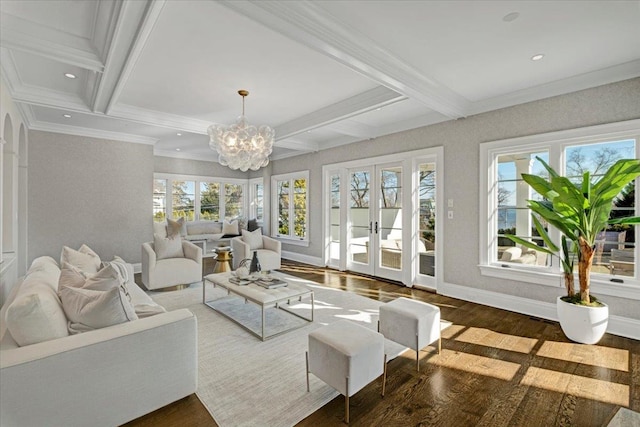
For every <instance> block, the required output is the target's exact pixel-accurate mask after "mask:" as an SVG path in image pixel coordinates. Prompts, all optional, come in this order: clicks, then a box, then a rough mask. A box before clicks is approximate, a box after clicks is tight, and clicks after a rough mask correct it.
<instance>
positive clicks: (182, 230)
mask: <svg viewBox="0 0 640 427" xmlns="http://www.w3.org/2000/svg"><path fill="white" fill-rule="evenodd" d="M186 235H187V223H186V222H185V220H184V217H182V218H179V219H178V220H177V221H174V220H172V219H169V218H167V237H168V238H170V239H172V238H174V237H177V236H180V237H184V236H186Z"/></svg>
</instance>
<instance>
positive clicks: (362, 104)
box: [276, 86, 406, 139]
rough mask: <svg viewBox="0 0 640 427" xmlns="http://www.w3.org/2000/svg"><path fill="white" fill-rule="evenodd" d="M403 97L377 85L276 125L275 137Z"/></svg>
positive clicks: (364, 111) (313, 127)
mask: <svg viewBox="0 0 640 427" xmlns="http://www.w3.org/2000/svg"><path fill="white" fill-rule="evenodd" d="M404 99H406V97H405V96H403V95H400V94H399V93H397V92H395V91H393V90H391V89H387V88H386V87H384V86H378V87H376V88H373V89H370V90H368V91H366V92H362V93H359V94H358V95H355V96H352V97H351V98H347V99H345V100H343V101H340V102H336V103H335V104H332V105H328V106H326V107H323V108H320V109H319V110H316V111H313V112H311V113H309V114H305V115H303V116H300V117H298V118H296V119H293V120H291V121H289V122H286V123H283V124H281V125H279V126H277V127H276V139H286V138H289V137H291V136H294V135H298V134H300V133H303V132H306V131H308V130H311V129H315V128H319V127H322V126H326V125H328V124H331V123H335V122H338V121H340V120H344V119H348V118H350V117H353V116H357V115H359V114H362V113H366V112H367V111H371V110H375V109H376V108H380V107H384V106H385V105H390V104H393V103H395V102H399V101H403V100H404Z"/></svg>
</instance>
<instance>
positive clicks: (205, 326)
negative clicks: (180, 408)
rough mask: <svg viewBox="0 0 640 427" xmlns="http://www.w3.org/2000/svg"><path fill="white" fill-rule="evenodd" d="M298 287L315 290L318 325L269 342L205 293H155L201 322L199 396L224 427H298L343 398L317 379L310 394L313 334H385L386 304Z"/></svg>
mask: <svg viewBox="0 0 640 427" xmlns="http://www.w3.org/2000/svg"><path fill="white" fill-rule="evenodd" d="M293 280H299V281H301V282H303V283H306V284H307V286H309V288H311V289H313V291H314V293H315V304H316V305H315V321H314V322H313V323H307V325H306V326H303V327H302V328H299V329H296V330H293V331H290V332H287V333H285V334H283V335H280V336H278V337H275V338H272V339H270V340H268V341H265V342H262V341H261V340H260V339H258V338H256V337H255V336H253V335H251V334H250V333H249V332H247V331H245V330H244V329H243V328H241V327H240V326H238V325H237V324H235V323H233V322H231V321H230V320H228V319H226V318H225V317H223V316H222V315H220V314H218V313H216V312H215V311H213V310H212V309H211V308H209V307H207V306H205V305H204V304H202V288H201V287H200V286H197V287H195V288H194V287H193V286H194V285H192V288H189V289H185V290H182V291H174V292H165V293H157V292H152V293H151V295H152V298H153V299H154V300H155V301H157V302H158V303H159V304H161V305H163V306H164V307H165V308H166V309H167V310H174V309H177V308H183V307H186V308H189V309H190V310H191V311H192V312H193V313H194V314H195V315H196V316H197V318H198V350H199V355H198V356H199V375H198V378H199V382H198V391H197V395H198V397H199V398H200V400H201V401H202V403H204V405H205V406H206V407H207V409H208V410H209V412H210V413H211V415H212V416H213V418H214V419H215V421H216V423H218V425H220V426H221V427H226V426H274V427H275V426H292V425H294V424H296V423H297V422H299V421H301V420H302V419H304V418H305V417H307V416H308V415H310V414H311V413H313V412H315V411H316V410H318V409H319V408H321V407H322V406H324V405H325V404H326V403H328V402H329V401H331V400H332V399H333V398H334V397H336V396H337V395H338V393H337V392H336V391H335V390H334V389H333V388H331V387H329V386H327V385H326V384H324V383H323V382H322V381H321V380H319V379H317V378H316V377H314V376H313V375H311V376H310V384H311V392H309V393H307V391H306V380H305V378H306V377H305V351H306V350H307V344H308V341H307V340H308V334H309V332H310V331H312V330H314V329H316V328H318V327H320V326H321V325H325V324H328V323H331V322H334V321H336V320H339V319H350V320H352V321H355V322H358V323H361V324H363V325H365V326H367V327H369V328H371V329H374V330H375V329H376V327H377V321H378V307H379V306H380V305H381V303H380V302H378V301H374V300H372V299H369V298H365V297H361V296H359V295H356V294H353V293H350V292H344V291H340V290H336V289H329V288H325V287H322V286H320V285H317V284H313V283H312V282H308V281H304V280H301V279H295V278H294V279H293ZM224 296H226V292H225V291H224V290H222V289H220V288H215V289H214V288H213V287H208V288H207V299H211V298H216V297H224ZM248 305H252V304H248ZM292 308H293V309H294V310H299V312H301V313H304V314H305V315H307V314H308V313H309V303H308V302H307V301H304V300H303V302H302V303H292ZM290 317H292V318H293V319H297V318H296V317H295V316H291V315H290ZM297 320H299V319H297ZM385 350H386V352H387V354H389V356H390V358H393V357H395V356H397V355H399V354H401V353H402V352H404V351H405V350H406V348H404V347H402V346H400V345H398V344H396V343H392V342H391V341H387V342H386V347H385Z"/></svg>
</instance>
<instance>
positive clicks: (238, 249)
mask: <svg viewBox="0 0 640 427" xmlns="http://www.w3.org/2000/svg"><path fill="white" fill-rule="evenodd" d="M231 249H233V253H232V256H233V269H234V270H235V269H236V268H238V265H239V264H240V262H242V260H243V259H251V258H252V257H253V252H257V253H258V261H259V262H260V267H261V268H262V270H263V271H266V270H277V269H278V268H280V265H281V264H280V256H281V253H282V244H281V243H280V241H278V240H276V239H272V238H271V237H267V236H263V235H262V230H261V229H257V230H255V231H247V230H242V236H240V237H234V238H233V239H231Z"/></svg>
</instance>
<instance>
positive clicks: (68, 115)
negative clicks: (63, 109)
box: [62, 114, 71, 119]
mask: <svg viewBox="0 0 640 427" xmlns="http://www.w3.org/2000/svg"><path fill="white" fill-rule="evenodd" d="M62 117H64V118H67V119H70V118H71V114H63V115H62Z"/></svg>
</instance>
